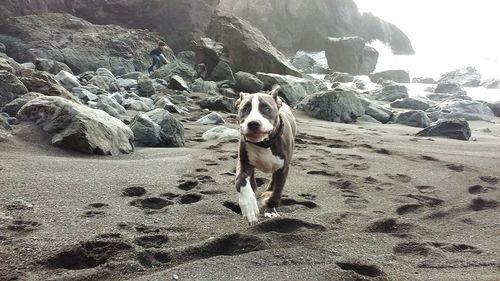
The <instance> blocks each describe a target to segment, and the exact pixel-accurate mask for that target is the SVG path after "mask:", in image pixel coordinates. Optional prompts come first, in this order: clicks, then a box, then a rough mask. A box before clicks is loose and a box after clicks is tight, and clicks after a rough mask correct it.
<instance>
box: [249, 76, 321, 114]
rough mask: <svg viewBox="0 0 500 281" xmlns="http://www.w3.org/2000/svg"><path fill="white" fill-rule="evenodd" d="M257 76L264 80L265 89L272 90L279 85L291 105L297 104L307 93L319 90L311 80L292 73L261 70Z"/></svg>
mask: <svg viewBox="0 0 500 281" xmlns="http://www.w3.org/2000/svg"><path fill="white" fill-rule="evenodd" d="M257 78H259V79H260V80H261V81H262V82H264V90H267V91H269V90H271V89H272V87H273V86H274V85H279V86H280V92H279V95H280V97H282V98H283V99H284V100H285V102H286V103H287V104H289V105H291V106H295V105H296V104H297V103H298V102H299V101H301V100H302V99H303V98H305V97H306V96H307V95H310V94H314V93H316V92H317V90H318V89H317V87H316V86H315V85H314V83H313V82H312V81H311V80H307V79H304V78H299V77H295V76H290V75H278V74H273V73H262V72H259V73H257Z"/></svg>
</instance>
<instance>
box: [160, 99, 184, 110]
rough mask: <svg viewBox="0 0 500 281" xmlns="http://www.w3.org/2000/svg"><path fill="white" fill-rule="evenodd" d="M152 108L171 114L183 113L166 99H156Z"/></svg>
mask: <svg viewBox="0 0 500 281" xmlns="http://www.w3.org/2000/svg"><path fill="white" fill-rule="evenodd" d="M154 108H160V109H165V110H168V112H171V113H183V111H182V110H181V109H180V108H179V107H177V106H176V105H175V104H173V103H172V102H171V101H170V100H169V99H168V98H167V97H158V98H156V99H155V101H154Z"/></svg>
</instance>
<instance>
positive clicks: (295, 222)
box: [254, 217, 326, 233]
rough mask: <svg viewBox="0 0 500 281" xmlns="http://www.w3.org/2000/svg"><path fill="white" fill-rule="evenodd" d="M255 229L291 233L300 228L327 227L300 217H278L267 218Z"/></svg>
mask: <svg viewBox="0 0 500 281" xmlns="http://www.w3.org/2000/svg"><path fill="white" fill-rule="evenodd" d="M254 229H255V230H256V231H258V232H271V231H273V232H279V233H291V232H296V231H298V230H300V229H311V230H316V231H324V230H326V227H324V226H323V225H320V224H315V223H310V222H307V221H304V220H300V219H293V218H284V217H278V218H274V219H271V220H265V221H263V222H261V223H259V224H257V225H256V226H254Z"/></svg>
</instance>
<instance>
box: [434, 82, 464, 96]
mask: <svg viewBox="0 0 500 281" xmlns="http://www.w3.org/2000/svg"><path fill="white" fill-rule="evenodd" d="M434 93H439V94H441V93H444V94H451V95H457V96H465V95H467V92H466V91H465V89H464V87H462V85H460V84H458V83H456V82H439V84H438V85H437V86H436V88H435V89H434Z"/></svg>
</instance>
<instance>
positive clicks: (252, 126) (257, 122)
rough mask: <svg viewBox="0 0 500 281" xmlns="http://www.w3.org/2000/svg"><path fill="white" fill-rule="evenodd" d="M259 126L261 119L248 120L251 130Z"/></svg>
mask: <svg viewBox="0 0 500 281" xmlns="http://www.w3.org/2000/svg"><path fill="white" fill-rule="evenodd" d="M259 128H260V122H259V121H251V122H248V129H250V130H258V129H259Z"/></svg>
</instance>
